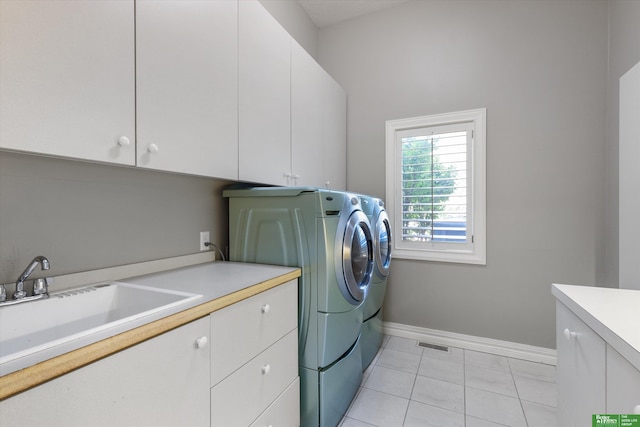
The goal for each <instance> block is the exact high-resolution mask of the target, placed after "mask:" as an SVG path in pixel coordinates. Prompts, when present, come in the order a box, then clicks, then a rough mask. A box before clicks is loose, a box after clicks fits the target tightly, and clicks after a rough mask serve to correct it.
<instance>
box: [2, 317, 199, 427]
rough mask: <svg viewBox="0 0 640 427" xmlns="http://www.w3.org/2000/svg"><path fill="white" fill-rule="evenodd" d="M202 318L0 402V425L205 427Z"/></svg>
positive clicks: (3, 426) (31, 426)
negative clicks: (197, 344) (198, 342)
mask: <svg viewBox="0 0 640 427" xmlns="http://www.w3.org/2000/svg"><path fill="white" fill-rule="evenodd" d="M208 336H209V320H208V318H206V317H205V318H202V319H199V320H196V321H194V322H191V323H188V324H186V325H184V326H181V327H180V328H177V329H174V330H172V331H169V332H166V333H164V334H162V335H160V336H158V337H156V338H153V339H150V340H148V341H144V342H142V343H140V344H137V345H135V346H133V347H131V348H129V349H126V350H123V351H121V352H119V353H116V354H114V355H113V356H110V357H107V358H104V359H102V360H99V361H97V362H94V363H92V364H90V365H87V366H85V367H83V368H80V369H78V370H76V371H73V372H71V373H69V374H67V375H64V376H62V377H60V378H57V379H55V380H52V381H49V382H47V383H44V384H42V385H40V386H38V387H35V388H33V389H31V390H28V391H25V392H24V393H20V394H18V395H16V396H13V397H10V398H8V399H5V400H3V401H2V402H0V425H1V426H2V427H10V426H30V427H33V426H47V427H52V426H65V427H70V426H82V427H86V426H150V427H158V426H181V425H182V426H206V425H208V424H209V421H210V413H209V398H208V397H209V396H208V390H209V367H210V363H209V359H210V354H209V350H210V346H206V345H205V346H200V348H198V346H196V340H197V339H198V338H200V337H208Z"/></svg>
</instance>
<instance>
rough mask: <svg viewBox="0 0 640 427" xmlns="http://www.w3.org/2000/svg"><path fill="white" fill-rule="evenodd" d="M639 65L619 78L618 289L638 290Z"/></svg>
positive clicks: (639, 269) (639, 179)
mask: <svg viewBox="0 0 640 427" xmlns="http://www.w3.org/2000/svg"><path fill="white" fill-rule="evenodd" d="M639 117H640V62H639V63H637V64H636V65H634V66H633V67H631V69H630V70H629V71H627V72H626V73H625V74H624V75H623V76H622V77H620V166H619V174H620V179H619V182H620V192H619V194H620V202H619V203H620V207H619V211H620V213H619V215H620V217H619V221H620V222H619V250H620V255H619V257H620V260H619V269H620V271H619V273H620V287H621V288H627V289H640V263H638V241H639V240H640V229H638V226H637V224H638V216H640V193H639V192H638V184H640V170H639V169H638V161H639V160H640V127H638V118H639Z"/></svg>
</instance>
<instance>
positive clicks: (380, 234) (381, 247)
mask: <svg viewBox="0 0 640 427" xmlns="http://www.w3.org/2000/svg"><path fill="white" fill-rule="evenodd" d="M373 227H374V236H373V239H374V245H373V247H374V248H375V252H374V254H373V256H374V260H375V263H376V264H375V265H376V270H377V271H378V273H379V274H380V275H381V276H382V277H387V276H388V275H389V266H390V265H391V224H390V223H389V217H388V216H387V213H386V212H385V211H380V213H379V215H378V218H377V220H376V223H375V225H373Z"/></svg>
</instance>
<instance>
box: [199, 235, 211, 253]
mask: <svg viewBox="0 0 640 427" xmlns="http://www.w3.org/2000/svg"><path fill="white" fill-rule="evenodd" d="M210 241H211V240H209V232H208V231H201V232H200V250H201V251H208V250H209V246H207V245H205V243H207V242H210Z"/></svg>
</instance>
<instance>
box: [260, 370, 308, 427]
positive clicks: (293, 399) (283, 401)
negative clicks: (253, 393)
mask: <svg viewBox="0 0 640 427" xmlns="http://www.w3.org/2000/svg"><path fill="white" fill-rule="evenodd" d="M264 426H278V427H298V426H300V378H298V377H296V379H295V381H294V382H292V383H291V384H290V385H289V387H288V388H287V389H286V390H285V391H284V392H283V393H282V394H281V395H280V396H278V398H277V399H276V401H275V402H273V403H272V404H271V406H269V407H268V408H267V410H266V411H264V412H263V413H262V415H260V416H259V417H258V419H257V420H255V421H254V423H253V424H251V426H250V427H264Z"/></svg>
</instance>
